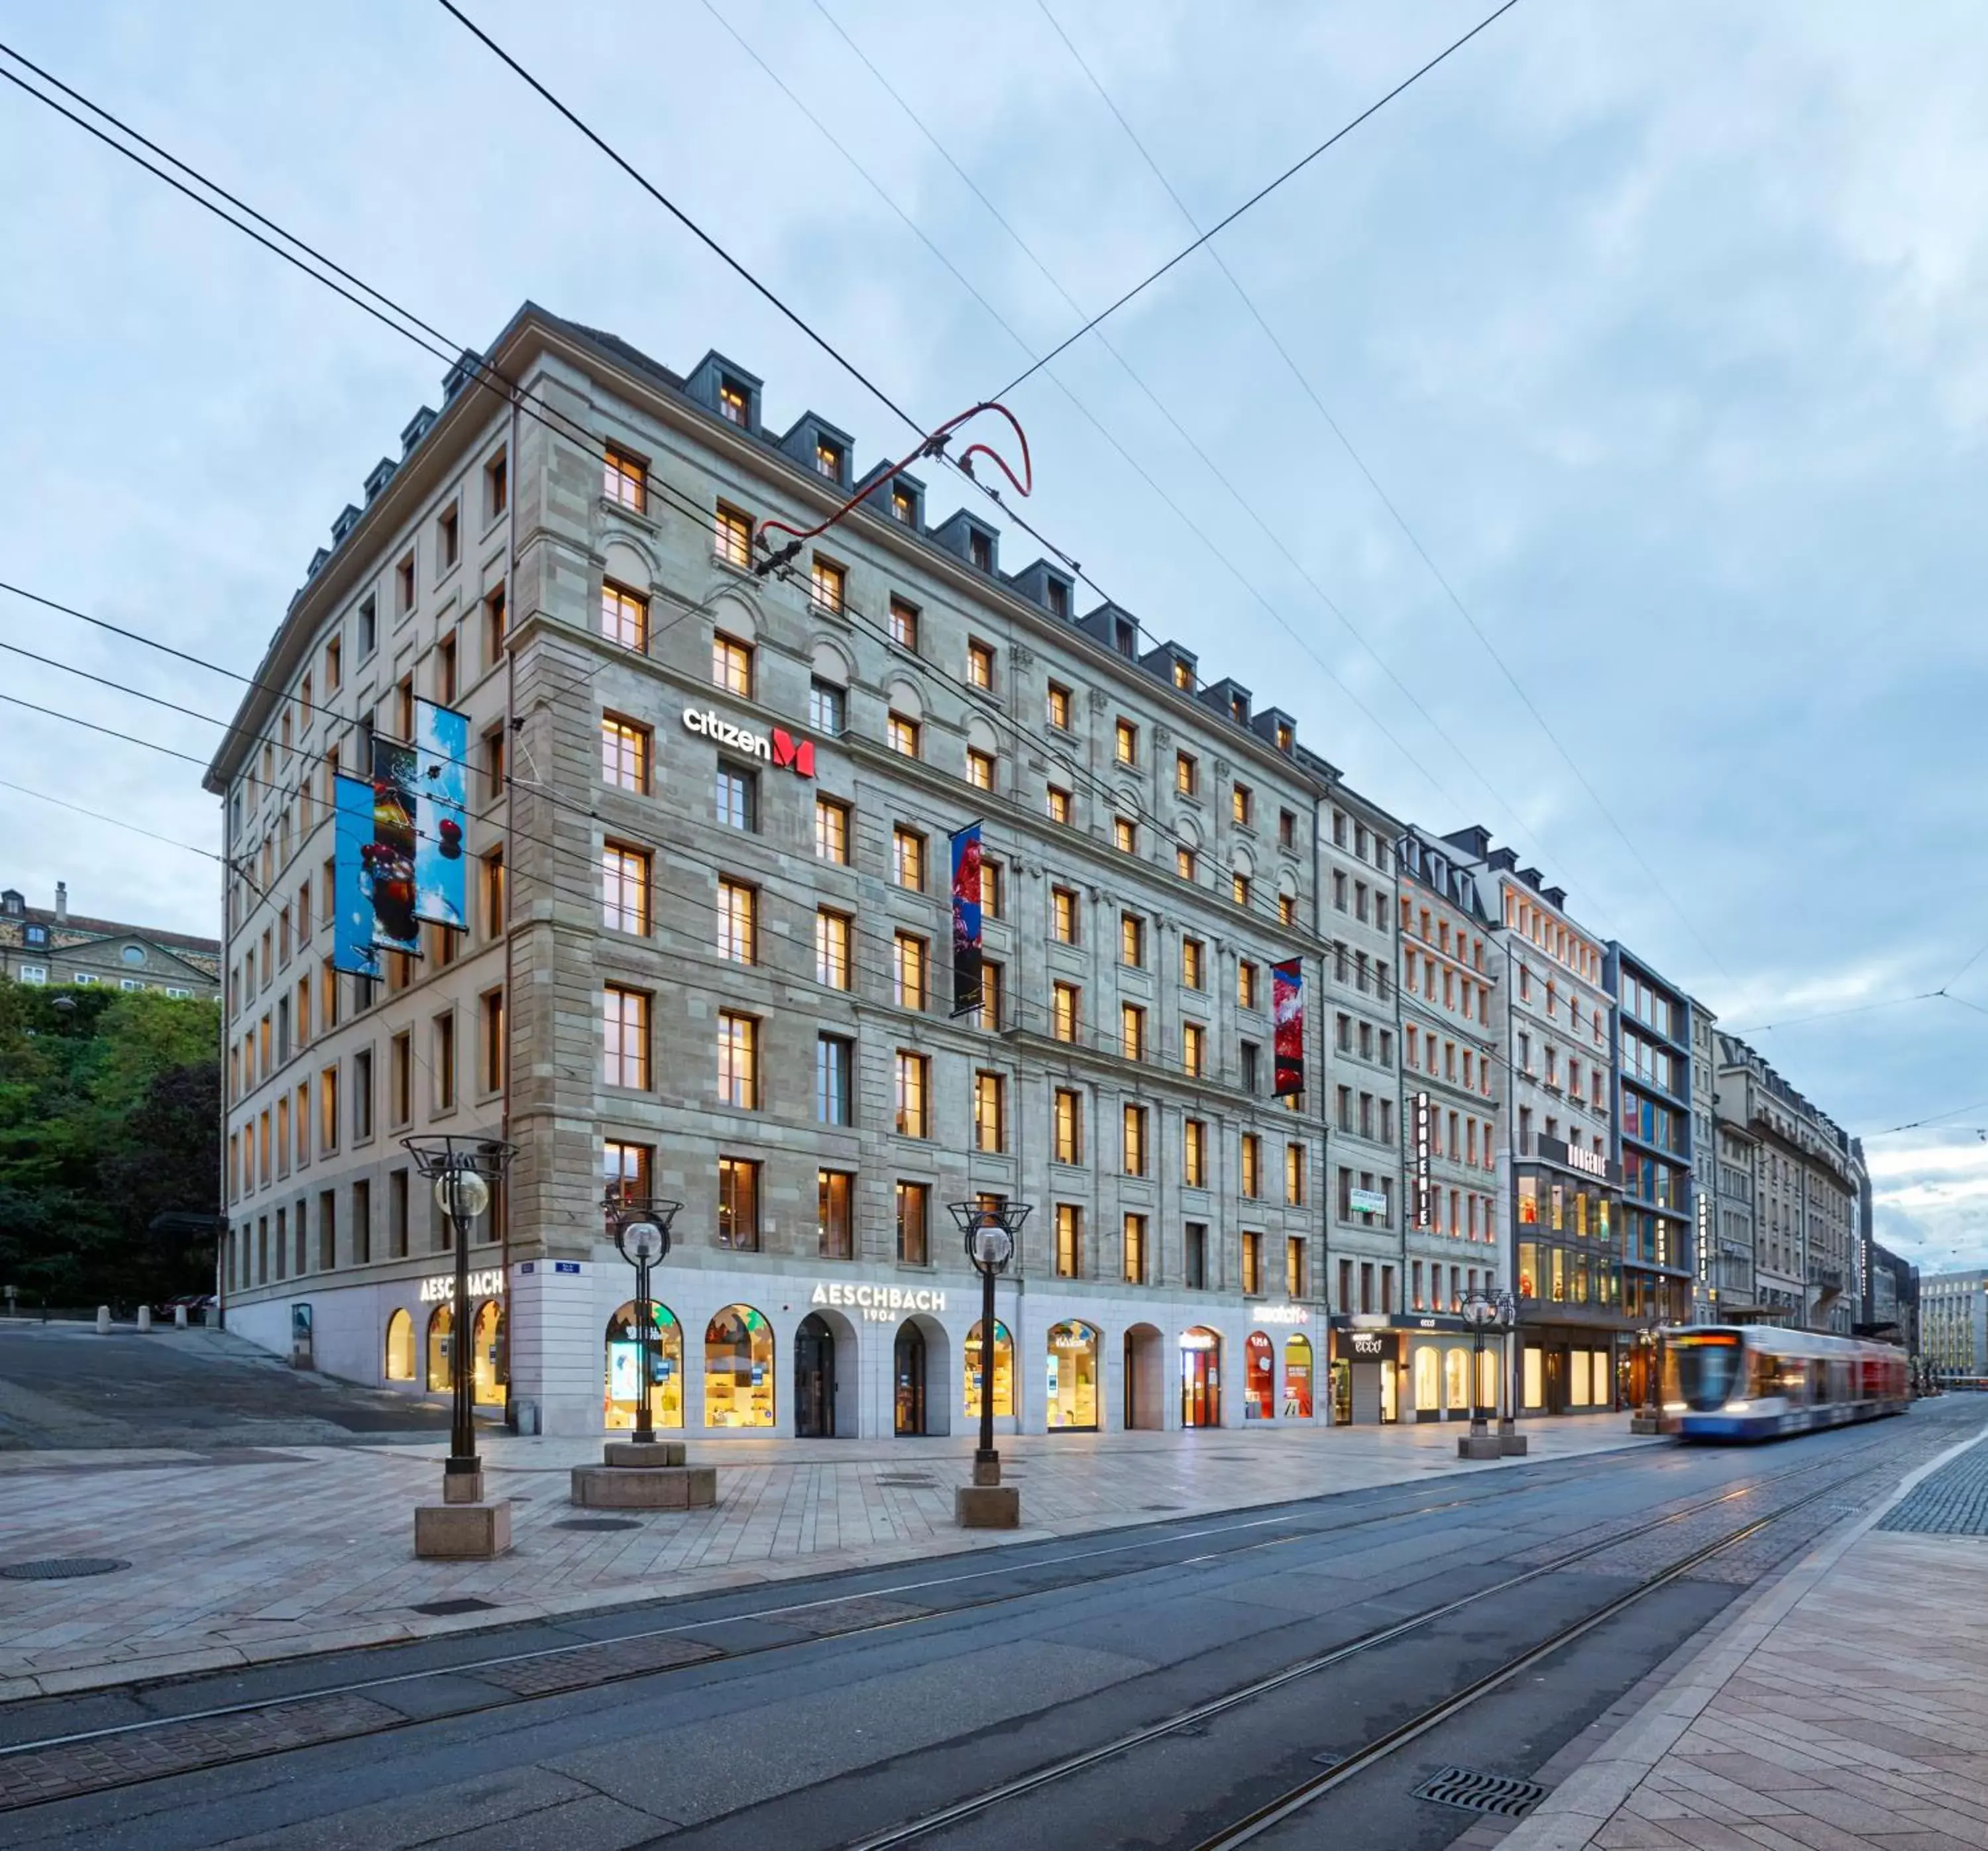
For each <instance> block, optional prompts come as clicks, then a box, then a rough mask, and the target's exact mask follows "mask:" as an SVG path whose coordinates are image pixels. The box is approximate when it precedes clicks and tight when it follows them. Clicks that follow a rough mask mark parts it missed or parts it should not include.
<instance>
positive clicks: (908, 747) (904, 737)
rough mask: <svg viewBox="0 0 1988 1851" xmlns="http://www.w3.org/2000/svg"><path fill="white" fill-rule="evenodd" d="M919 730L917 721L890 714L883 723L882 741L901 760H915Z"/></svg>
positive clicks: (919, 736) (905, 716) (919, 735)
mask: <svg viewBox="0 0 1988 1851" xmlns="http://www.w3.org/2000/svg"><path fill="white" fill-rule="evenodd" d="M921 730H922V729H921V728H920V726H919V725H918V721H915V720H914V719H911V718H909V717H908V716H907V715H905V714H891V716H890V718H888V720H887V721H886V722H885V723H884V741H885V743H886V744H887V745H889V747H890V748H891V751H892V752H895V753H897V754H898V755H899V756H900V757H901V758H917V757H918V748H919V744H920V738H921Z"/></svg>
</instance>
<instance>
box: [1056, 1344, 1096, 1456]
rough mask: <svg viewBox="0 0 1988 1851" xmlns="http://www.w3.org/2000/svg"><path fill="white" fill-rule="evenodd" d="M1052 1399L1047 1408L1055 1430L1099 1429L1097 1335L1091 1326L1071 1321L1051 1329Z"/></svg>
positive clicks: (1090, 1430)
mask: <svg viewBox="0 0 1988 1851" xmlns="http://www.w3.org/2000/svg"><path fill="white" fill-rule="evenodd" d="M1048 1352H1049V1353H1048V1356H1047V1357H1046V1369H1047V1372H1048V1383H1047V1387H1048V1391H1049V1392H1048V1396H1047V1399H1046V1402H1045V1406H1046V1408H1047V1410H1048V1416H1047V1418H1048V1423H1049V1425H1050V1429H1051V1430H1052V1431H1054V1430H1065V1431H1067V1430H1073V1429H1081V1430H1085V1431H1088V1432H1095V1431H1096V1430H1097V1331H1096V1330H1094V1329H1093V1328H1092V1327H1091V1326H1090V1325H1088V1324H1084V1323H1078V1322H1070V1323H1067V1324H1053V1325H1051V1326H1050V1333H1049V1341H1048Z"/></svg>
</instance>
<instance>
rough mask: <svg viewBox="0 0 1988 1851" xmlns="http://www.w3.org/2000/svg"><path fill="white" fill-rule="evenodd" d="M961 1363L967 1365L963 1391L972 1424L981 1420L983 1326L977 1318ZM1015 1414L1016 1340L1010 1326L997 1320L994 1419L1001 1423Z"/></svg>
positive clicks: (995, 1331)
mask: <svg viewBox="0 0 1988 1851" xmlns="http://www.w3.org/2000/svg"><path fill="white" fill-rule="evenodd" d="M960 1360H961V1362H962V1364H963V1365H964V1367H963V1368H962V1371H961V1376H960V1388H961V1391H962V1393H963V1394H964V1395H965V1406H966V1417H967V1419H968V1420H969V1421H974V1420H979V1418H980V1325H979V1320H978V1319H976V1320H975V1322H974V1326H973V1328H972V1329H971V1330H969V1332H968V1333H966V1343H965V1347H964V1350H963V1353H962V1356H961V1358H960ZM1014 1411H1015V1339H1013V1337H1012V1336H1009V1334H1008V1326H1006V1325H1005V1324H1004V1323H1002V1322H1001V1320H1000V1319H999V1318H996V1319H995V1320H994V1416H995V1418H996V1420H999V1419H1001V1418H1002V1417H1005V1416H1007V1415H1010V1414H1013V1413H1014Z"/></svg>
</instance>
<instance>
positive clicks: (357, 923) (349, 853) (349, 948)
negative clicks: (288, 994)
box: [331, 775, 380, 977]
mask: <svg viewBox="0 0 1988 1851" xmlns="http://www.w3.org/2000/svg"><path fill="white" fill-rule="evenodd" d="M332 806H333V825H332V843H333V869H332V871H333V875H334V876H335V877H336V880H335V883H334V885H335V891H334V893H333V896H332V904H333V920H332V950H331V968H333V970H334V971H350V972H351V973H352V974H353V976H355V977H377V976H378V975H379V974H380V958H379V954H377V952H376V951H374V949H373V895H372V891H371V887H370V880H369V878H368V876H367V871H366V863H365V856H366V851H367V850H368V849H369V848H370V847H371V846H373V786H372V785H370V783H369V782H367V780H366V779H363V778H347V777H344V776H342V775H341V776H340V777H337V778H335V779H333V780H332Z"/></svg>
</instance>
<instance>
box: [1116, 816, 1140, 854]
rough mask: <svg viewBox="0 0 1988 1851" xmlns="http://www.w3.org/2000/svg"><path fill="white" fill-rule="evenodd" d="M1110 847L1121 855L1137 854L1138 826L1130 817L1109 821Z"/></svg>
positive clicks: (1117, 817) (1120, 817) (1119, 817)
mask: <svg viewBox="0 0 1988 1851" xmlns="http://www.w3.org/2000/svg"><path fill="white" fill-rule="evenodd" d="M1111 846H1113V847H1114V848H1115V849H1116V850H1117V851H1118V853H1120V854H1121V855H1136V854H1137V853H1138V852H1139V826H1138V824H1137V823H1136V822H1134V821H1133V820H1132V819H1131V817H1130V816H1114V817H1113V818H1112V819H1111Z"/></svg>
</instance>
